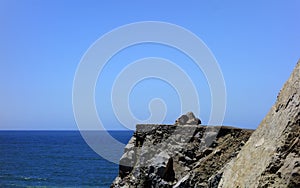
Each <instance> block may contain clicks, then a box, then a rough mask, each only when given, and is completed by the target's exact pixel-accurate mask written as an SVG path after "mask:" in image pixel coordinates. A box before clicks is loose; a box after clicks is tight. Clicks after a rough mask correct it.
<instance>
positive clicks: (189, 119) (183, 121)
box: [175, 112, 201, 125]
mask: <svg viewBox="0 0 300 188" xmlns="http://www.w3.org/2000/svg"><path fill="white" fill-rule="evenodd" d="M199 124H201V120H200V119H198V118H196V117H195V115H194V114H193V112H188V113H187V114H185V115H182V116H180V117H179V118H178V119H177V120H176V121H175V125H199Z"/></svg>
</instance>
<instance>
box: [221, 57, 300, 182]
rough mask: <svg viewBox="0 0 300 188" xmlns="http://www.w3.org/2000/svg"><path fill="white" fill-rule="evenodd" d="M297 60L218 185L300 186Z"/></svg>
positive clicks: (299, 86)
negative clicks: (290, 73)
mask: <svg viewBox="0 0 300 188" xmlns="http://www.w3.org/2000/svg"><path fill="white" fill-rule="evenodd" d="M299 135H300V61H299V62H298V64H297V66H296V68H295V69H294V71H293V73H292V75H291V76H290V78H289V79H288V81H287V82H286V83H285V85H284V87H283V89H282V90H281V92H280V93H279V95H278V97H277V101H276V103H275V105H274V106H273V107H272V108H271V110H270V111H269V113H268V114H267V116H266V117H265V118H264V120H263V121H262V122H261V124H260V125H259V127H258V128H257V130H256V131H255V132H254V133H253V134H252V136H251V137H250V139H249V140H248V142H247V143H246V144H245V146H244V147H243V148H242V150H241V151H240V153H239V154H238V156H237V157H236V158H235V159H233V160H232V161H231V162H230V163H229V164H228V165H227V166H226V167H225V169H224V172H223V175H222V178H221V182H220V184H219V187H228V188H231V187H249V188H250V187H291V188H294V187H300V155H299V151H300V141H299Z"/></svg>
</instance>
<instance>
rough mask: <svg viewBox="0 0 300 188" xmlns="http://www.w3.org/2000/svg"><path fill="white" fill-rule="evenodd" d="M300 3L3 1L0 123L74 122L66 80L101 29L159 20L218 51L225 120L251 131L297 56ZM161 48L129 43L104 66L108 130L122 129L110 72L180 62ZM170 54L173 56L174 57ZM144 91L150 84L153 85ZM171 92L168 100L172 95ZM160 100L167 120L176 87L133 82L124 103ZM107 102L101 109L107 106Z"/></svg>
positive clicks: (136, 106) (205, 106) (174, 107)
mask: <svg viewBox="0 0 300 188" xmlns="http://www.w3.org/2000/svg"><path fill="white" fill-rule="evenodd" d="M299 8H300V2H299V1H296V0H295V1H273V0H272V1H216V0H212V1H199V0H197V1H187V2H183V1H182V2H181V3H179V2H175V1H30V0H29V1H14V0H6V1H5V0H2V1H0V25H1V29H0V65H1V67H0V129H77V127H76V123H75V120H74V116H73V111H72V86H73V78H74V75H75V71H76V68H77V66H78V64H79V62H80V59H81V57H82V56H83V54H84V53H85V51H86V50H87V49H88V48H89V46H91V45H92V43H93V42H94V41H95V40H97V39H98V38H99V37H101V36H102V35H103V34H105V33H107V32H109V31H111V30H112V29H114V28H117V27H119V26H121V25H124V24H129V23H132V22H138V21H164V22H170V23H173V24H177V25H179V26H182V27H185V28H186V29H188V30H190V31H192V32H193V33H195V34H196V35H197V36H198V37H199V38H201V39H202V40H203V41H204V42H205V43H206V45H207V46H208V47H209V48H210V50H211V51H212V52H213V54H214V55H215V57H216V59H217V61H218V63H219V65H220V67H221V70H222V72H223V76H224V79H225V82H226V88H227V110H226V115H225V120H224V124H226V125H234V126H238V127H247V128H256V127H257V126H258V124H259V123H260V121H261V120H262V118H263V117H264V116H265V115H266V113H267V112H268V111H269V109H270V107H271V106H272V105H273V103H274V102H275V100H276V96H277V94H278V92H279V90H280V89H281V87H282V85H283V84H284V82H285V81H286V80H287V79H288V77H289V75H290V73H291V72H292V70H293V68H294V67H295V65H296V62H297V61H298V59H299V57H300V50H299V49H300V48H299V44H300V25H299V20H300V16H299ZM162 48H164V47H162V46H157V45H148V46H147V45H144V46H135V47H133V48H130V49H128V51H127V52H126V51H124V52H122V53H124V54H121V55H120V56H119V57H116V58H115V60H114V61H118V60H119V61H121V60H122V62H123V63H120V64H116V63H115V64H114V63H113V62H112V66H111V67H109V66H108V67H106V68H107V69H106V73H104V75H103V78H104V80H107V82H106V84H104V85H103V88H101V87H97V88H96V101H97V106H98V107H99V106H100V107H99V108H100V110H99V116H100V117H102V118H103V123H104V126H105V127H106V128H107V129H120V128H121V126H120V125H118V122H117V120H116V118H115V117H114V116H113V114H112V110H111V107H110V106H109V105H108V104H106V102H107V101H108V100H110V95H109V88H110V85H111V84H112V82H113V76H115V75H117V74H118V72H119V71H120V70H121V69H122V68H123V66H125V65H126V63H130V62H131V61H134V60H137V59H139V58H142V57H145V56H146V57H147V56H159V57H164V58H167V59H172V61H174V62H177V63H178V65H180V63H182V62H183V61H184V57H183V56H182V55H181V54H180V53H168V52H170V51H171V50H172V49H168V48H164V49H162ZM170 54H172V55H170ZM187 72H189V74H190V76H191V78H192V79H198V78H197V76H199V79H200V80H202V81H200V82H199V83H197V84H196V85H197V87H198V88H197V89H198V91H199V93H201V96H200V99H199V100H200V103H201V119H202V121H203V122H204V123H205V122H207V121H208V118H209V113H210V107H209V100H210V98H209V97H210V93H209V88H208V86H207V84H206V82H205V80H203V79H204V77H203V74H201V72H198V73H197V72H196V71H195V70H187ZM149 88H155V89H154V90H153V89H151V90H149ZM173 92H174V95H172V96H174V97H168V95H169V93H173ZM153 97H160V98H165V99H166V104H168V105H170V106H171V107H170V108H169V109H168V112H167V117H166V120H165V123H173V121H174V120H175V119H176V118H177V116H178V115H179V114H178V113H179V110H178V105H179V102H178V98H177V96H176V93H175V91H174V90H173V89H172V88H171V87H170V86H169V85H167V84H165V83H162V82H160V81H159V80H151V79H150V80H146V81H145V82H144V83H140V84H139V85H137V86H136V87H135V88H134V91H133V92H132V96H131V100H130V104H131V105H132V106H131V108H132V110H133V112H134V113H135V115H136V116H137V117H139V118H142V119H143V118H144V119H145V118H147V116H148V115H149V114H148V111H147V110H148V109H147V108H148V106H147V104H148V101H149V100H150V99H151V98H153ZM103 105H104V106H103Z"/></svg>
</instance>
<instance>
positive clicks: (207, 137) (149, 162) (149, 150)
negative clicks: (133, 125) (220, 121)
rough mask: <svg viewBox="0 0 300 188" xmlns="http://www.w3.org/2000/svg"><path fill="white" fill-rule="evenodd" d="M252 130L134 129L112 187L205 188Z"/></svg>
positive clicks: (205, 127)
mask: <svg viewBox="0 0 300 188" xmlns="http://www.w3.org/2000/svg"><path fill="white" fill-rule="evenodd" d="M252 132H253V131H252V130H243V129H237V128H233V127H224V126H223V127H218V126H209V127H207V126H201V125H177V126H174V125H137V129H136V132H135V133H134V136H133V137H132V138H131V140H130V141H129V143H128V144H127V146H126V148H125V153H124V155H123V156H122V158H121V160H120V167H119V168H120V169H119V176H118V177H117V178H116V180H115V181H114V182H113V184H112V187H172V186H175V187H182V186H184V187H191V186H204V187H206V186H208V185H210V184H214V182H215V179H218V178H219V177H218V171H219V170H220V169H221V168H222V167H223V166H224V165H225V164H226V163H228V162H229V161H230V159H232V158H233V157H235V156H236V155H237V153H238V151H239V150H240V148H241V147H242V146H243V145H244V143H245V142H246V141H247V140H248V138H249V137H250V135H251V133H252Z"/></svg>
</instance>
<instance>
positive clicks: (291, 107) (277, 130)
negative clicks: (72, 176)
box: [111, 62, 300, 188]
mask: <svg viewBox="0 0 300 188" xmlns="http://www.w3.org/2000/svg"><path fill="white" fill-rule="evenodd" d="M299 81H300V62H298V64H297V66H296V68H295V70H294V71H293V73H292V75H291V77H290V78H289V79H288V81H287V82H286V83H285V85H284V87H283V89H282V90H281V92H280V94H279V95H278V98H277V101H276V103H275V105H274V106H273V107H272V108H271V110H270V112H269V113H268V115H267V116H266V117H265V118H264V120H263V121H262V122H261V124H260V125H259V127H258V128H257V130H255V131H254V132H253V130H245V129H238V128H234V127H226V126H203V125H196V124H197V123H200V122H201V121H200V120H199V121H198V119H196V118H194V116H193V115H192V116H191V114H190V113H189V114H187V115H184V116H182V117H180V118H179V119H178V120H177V121H176V123H175V125H137V127H136V132H135V133H134V135H133V137H132V138H131V140H130V141H129V143H128V144H127V146H126V147H125V151H124V155H123V156H122V158H121V160H120V165H119V176H118V177H117V178H116V179H115V180H114V182H113V183H112V185H111V187H219V188H222V187H224V188H234V187H241V188H242V187H247V188H248V187H249V188H251V187H300V156H299V148H300V141H299V133H300V129H299V128H300V106H299V103H300V95H299V91H300V83H299ZM191 118H192V119H191ZM193 118H194V119H193Z"/></svg>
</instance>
